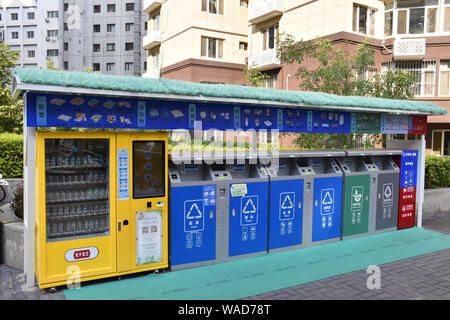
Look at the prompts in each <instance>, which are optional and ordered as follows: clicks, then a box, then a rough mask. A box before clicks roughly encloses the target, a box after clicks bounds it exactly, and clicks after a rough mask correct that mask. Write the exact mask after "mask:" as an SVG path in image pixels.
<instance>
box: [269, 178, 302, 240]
mask: <svg viewBox="0 0 450 320" xmlns="http://www.w3.org/2000/svg"><path fill="white" fill-rule="evenodd" d="M269 206H270V209H269V249H278V248H283V247H289V246H295V245H299V244H301V243H302V231H303V180H284V181H271V182H270V205H269Z"/></svg>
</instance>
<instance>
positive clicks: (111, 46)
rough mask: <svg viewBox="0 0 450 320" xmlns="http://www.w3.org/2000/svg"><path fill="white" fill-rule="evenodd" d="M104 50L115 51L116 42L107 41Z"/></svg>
mask: <svg viewBox="0 0 450 320" xmlns="http://www.w3.org/2000/svg"><path fill="white" fill-rule="evenodd" d="M106 51H116V44H115V43H107V44H106Z"/></svg>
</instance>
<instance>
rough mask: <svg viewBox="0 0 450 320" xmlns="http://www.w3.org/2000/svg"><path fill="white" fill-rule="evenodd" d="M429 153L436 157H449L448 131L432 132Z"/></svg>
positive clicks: (449, 136)
mask: <svg viewBox="0 0 450 320" xmlns="http://www.w3.org/2000/svg"><path fill="white" fill-rule="evenodd" d="M432 132H433V137H432V141H431V153H432V154H434V155H438V156H450V130H433V131H432Z"/></svg>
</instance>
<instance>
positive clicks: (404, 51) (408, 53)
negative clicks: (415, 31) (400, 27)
mask: <svg viewBox="0 0 450 320" xmlns="http://www.w3.org/2000/svg"><path fill="white" fill-rule="evenodd" d="M425 44H426V40H425V39H397V40H395V41H394V58H395V59H397V60H398V59H400V60H401V59H402V58H403V59H411V58H413V57H414V58H420V57H424V56H425V50H426V48H425Z"/></svg>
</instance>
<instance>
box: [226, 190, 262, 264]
mask: <svg viewBox="0 0 450 320" xmlns="http://www.w3.org/2000/svg"><path fill="white" fill-rule="evenodd" d="M232 186H233V185H231V186H230V195H231V196H230V220H229V221H230V222H229V247H228V248H229V250H228V254H229V256H230V257H231V256H237V255H242V254H248V253H255V252H261V251H266V250H267V219H268V196H269V194H268V193H269V188H268V187H269V186H268V182H252V183H247V184H246V187H245V190H246V192H245V194H241V195H238V196H233V194H232V193H233V192H232V189H231V188H232Z"/></svg>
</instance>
